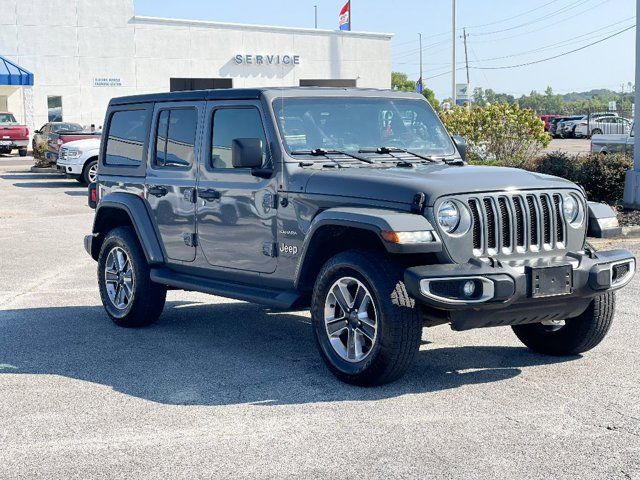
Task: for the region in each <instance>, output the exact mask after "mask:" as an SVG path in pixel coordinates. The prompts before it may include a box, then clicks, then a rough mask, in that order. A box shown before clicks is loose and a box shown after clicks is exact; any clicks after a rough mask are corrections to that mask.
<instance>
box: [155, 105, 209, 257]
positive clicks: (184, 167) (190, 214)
mask: <svg viewBox="0 0 640 480" xmlns="http://www.w3.org/2000/svg"><path fill="white" fill-rule="evenodd" d="M204 108H205V103H204V102H194V103H159V104H156V106H155V108H154V113H153V123H152V128H151V132H152V134H151V143H150V148H149V162H148V166H147V178H146V184H145V195H146V198H147V200H148V202H149V205H150V206H151V210H152V212H153V215H154V217H155V223H156V225H157V228H158V232H159V234H160V238H161V241H162V245H163V247H164V250H165V254H166V256H167V258H168V259H169V260H170V261H171V260H173V261H182V262H192V261H193V260H194V259H195V256H196V243H197V241H196V217H195V215H196V209H195V207H196V205H195V201H196V198H195V187H196V173H197V168H198V167H197V166H198V161H197V159H198V157H199V155H200V152H199V149H198V144H199V142H198V139H199V136H200V135H201V132H200V130H201V129H200V128H199V126H200V125H201V123H202V118H203V115H204Z"/></svg>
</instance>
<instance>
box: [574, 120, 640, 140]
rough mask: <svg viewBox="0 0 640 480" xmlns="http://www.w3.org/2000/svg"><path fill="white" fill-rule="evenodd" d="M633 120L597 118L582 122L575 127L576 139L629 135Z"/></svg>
mask: <svg viewBox="0 0 640 480" xmlns="http://www.w3.org/2000/svg"><path fill="white" fill-rule="evenodd" d="M630 129H631V120H627V119H626V118H622V117H596V118H591V120H587V119H584V120H581V121H580V123H578V124H577V125H576V127H575V136H576V138H584V137H591V136H592V135H602V134H603V133H604V134H623V135H625V134H628V133H629V131H630Z"/></svg>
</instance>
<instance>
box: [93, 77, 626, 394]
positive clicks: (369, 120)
mask: <svg viewBox="0 0 640 480" xmlns="http://www.w3.org/2000/svg"><path fill="white" fill-rule="evenodd" d="M105 125H106V128H105V129H104V134H103V141H102V145H101V152H100V159H99V168H98V181H97V183H96V184H92V186H91V187H90V190H89V194H90V203H91V204H93V206H94V208H96V213H95V221H94V225H93V232H92V234H91V235H88V236H87V237H86V240H85V247H86V250H87V251H88V252H89V254H90V255H91V256H92V257H93V258H94V259H95V260H97V262H98V283H99V286H100V294H101V297H102V301H103V304H104V308H105V309H106V311H107V314H108V315H109V316H110V317H111V319H112V320H113V321H114V322H115V323H116V324H118V325H121V326H124V327H141V326H145V325H149V324H151V323H153V322H155V321H156V320H157V319H158V317H159V316H160V314H161V312H162V310H163V307H164V303H165V296H166V292H167V289H184V290H194V291H199V292H206V293H210V294H214V295H220V296H223V297H231V298H235V299H240V300H245V301H249V302H256V303H260V304H264V305H267V306H269V307H272V308H277V309H285V310H287V309H291V310H299V309H305V308H310V309H311V315H312V321H313V332H314V336H315V340H316V342H317V345H318V349H319V351H320V354H321V355H322V358H323V359H324V361H325V362H326V364H327V366H328V367H329V369H330V370H331V371H332V372H333V373H334V374H335V375H336V376H338V377H339V378H340V379H342V380H344V381H346V382H350V383H355V384H360V385H372V384H382V383H385V382H390V381H392V380H394V379H397V378H398V377H400V376H401V375H402V374H403V373H404V372H405V371H406V370H407V368H408V367H409V366H410V364H411V361H412V359H413V358H414V356H415V354H416V352H417V351H418V348H419V346H420V339H421V334H422V329H423V327H425V326H426V327H433V326H436V325H441V324H450V325H451V327H452V328H453V329H454V330H467V329H471V328H479V327H492V326H506V325H509V326H511V327H512V328H513V330H514V332H515V334H516V335H517V336H518V338H519V339H520V340H521V341H522V342H523V343H524V344H525V345H526V346H528V347H529V348H531V349H532V350H535V351H537V352H540V353H544V354H549V355H576V354H579V353H582V352H585V351H587V350H590V349H591V348H593V347H595V346H596V345H597V344H598V343H599V342H600V341H601V340H602V339H603V338H604V336H605V335H606V333H607V331H608V330H609V327H610V325H611V321H612V318H613V313H614V290H616V289H618V288H621V287H623V286H624V285H626V284H627V283H628V282H629V281H630V280H631V278H632V277H633V275H634V272H635V258H634V257H633V256H632V255H631V253H629V252H628V251H625V250H613V251H598V252H596V251H595V250H594V249H593V248H592V247H590V246H589V244H588V243H587V242H586V240H585V238H586V235H585V232H586V228H587V220H588V207H587V203H586V199H585V195H584V192H583V191H582V190H581V189H580V187H578V186H576V185H575V184H573V183H571V182H568V181H566V180H563V179H561V178H556V177H551V176H547V175H540V174H536V173H530V172H526V171H522V170H517V169H510V168H494V167H478V166H469V165H467V164H466V163H465V153H466V152H465V150H466V147H465V143H464V140H463V139H460V138H455V137H454V138H452V137H451V136H450V135H449V134H448V133H447V131H446V130H445V128H444V126H443V125H442V123H441V122H440V120H439V118H438V116H437V115H436V114H435V112H434V111H433V109H432V108H431V107H430V105H429V104H428V103H427V102H426V101H425V100H424V98H423V97H421V96H420V95H417V94H413V93H401V92H392V91H379V90H359V89H317V88H302V89H299V88H285V89H275V88H272V89H243V90H234V89H231V90H213V91H197V92H179V93H168V94H167V93H165V94H157V95H143V96H134V97H126V98H118V99H114V100H112V101H111V103H110V106H109V109H108V112H107V116H106V121H105Z"/></svg>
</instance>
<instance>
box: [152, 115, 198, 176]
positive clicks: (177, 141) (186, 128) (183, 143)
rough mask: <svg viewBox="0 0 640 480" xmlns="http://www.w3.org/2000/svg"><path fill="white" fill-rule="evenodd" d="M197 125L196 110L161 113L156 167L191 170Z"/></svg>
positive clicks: (157, 136)
mask: <svg viewBox="0 0 640 480" xmlns="http://www.w3.org/2000/svg"><path fill="white" fill-rule="evenodd" d="M197 123H198V120H197V112H196V110H195V109H175V110H163V111H161V112H160V115H159V117H158V131H157V133H156V160H155V164H156V166H158V167H178V168H189V167H190V166H191V165H193V159H194V157H195V153H196V152H195V144H196V129H197Z"/></svg>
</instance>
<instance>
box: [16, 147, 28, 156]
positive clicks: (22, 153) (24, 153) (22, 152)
mask: <svg viewBox="0 0 640 480" xmlns="http://www.w3.org/2000/svg"><path fill="white" fill-rule="evenodd" d="M18 155H20V156H21V157H26V156H27V149H26V148H21V149H19V150H18Z"/></svg>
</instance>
